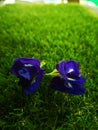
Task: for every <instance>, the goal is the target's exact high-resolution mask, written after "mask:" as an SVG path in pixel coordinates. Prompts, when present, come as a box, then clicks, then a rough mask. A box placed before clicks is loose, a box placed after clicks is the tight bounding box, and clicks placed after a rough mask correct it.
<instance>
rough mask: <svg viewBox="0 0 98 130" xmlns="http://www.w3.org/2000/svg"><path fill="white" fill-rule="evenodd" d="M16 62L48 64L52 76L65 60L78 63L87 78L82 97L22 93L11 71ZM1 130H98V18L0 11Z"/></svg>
mask: <svg viewBox="0 0 98 130" xmlns="http://www.w3.org/2000/svg"><path fill="white" fill-rule="evenodd" d="M17 57H34V58H36V59H39V60H41V61H45V62H46V65H45V66H44V68H45V72H46V73H47V72H51V71H52V70H53V69H54V68H55V64H57V63H59V62H60V61H61V60H70V59H72V60H76V61H77V62H79V66H80V69H81V73H82V75H83V76H84V77H86V78H87V81H86V83H85V88H86V92H85V94H84V95H83V96H73V95H68V94H65V93H61V92H57V91H54V90H52V89H50V88H49V83H50V81H51V77H48V76H47V77H44V78H43V81H42V82H41V84H40V86H39V88H38V91H37V92H36V93H34V94H32V95H24V94H22V91H21V87H19V86H18V85H17V83H18V79H17V78H16V77H15V76H13V75H12V74H11V72H10V69H11V66H12V64H13V61H14V59H15V58H17ZM0 128H1V129H2V130H97V129H98V17H97V16H95V15H93V13H91V12H90V11H89V10H88V9H86V7H82V6H79V5H75V4H67V5H40V4H39V5H32V4H20V5H19V4H16V5H6V6H2V7H0Z"/></svg>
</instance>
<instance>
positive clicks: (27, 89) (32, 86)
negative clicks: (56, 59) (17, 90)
mask: <svg viewBox="0 0 98 130" xmlns="http://www.w3.org/2000/svg"><path fill="white" fill-rule="evenodd" d="M43 75H44V71H43V70H42V69H40V71H39V74H38V76H37V77H36V79H35V82H33V83H31V84H29V83H28V85H29V86H28V87H22V88H23V91H24V93H26V94H32V93H34V92H35V91H36V90H37V89H38V86H39V84H40V82H41V80H42V77H43Z"/></svg>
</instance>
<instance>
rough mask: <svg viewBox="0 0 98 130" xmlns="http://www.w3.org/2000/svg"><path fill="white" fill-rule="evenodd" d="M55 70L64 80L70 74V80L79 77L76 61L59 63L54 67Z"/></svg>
mask: <svg viewBox="0 0 98 130" xmlns="http://www.w3.org/2000/svg"><path fill="white" fill-rule="evenodd" d="M56 69H57V70H58V71H59V73H60V74H61V76H62V77H63V78H64V79H66V77H67V76H68V75H70V74H71V76H72V77H70V78H77V77H79V76H80V72H79V66H78V63H77V62H76V61H72V60H70V61H66V62H65V61H61V62H60V64H57V65H56Z"/></svg>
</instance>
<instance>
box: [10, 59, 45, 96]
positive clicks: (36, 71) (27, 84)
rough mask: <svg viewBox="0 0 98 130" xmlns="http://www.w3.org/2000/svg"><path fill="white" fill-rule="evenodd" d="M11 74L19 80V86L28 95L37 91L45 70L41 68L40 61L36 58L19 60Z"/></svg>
mask: <svg viewBox="0 0 98 130" xmlns="http://www.w3.org/2000/svg"><path fill="white" fill-rule="evenodd" d="M11 72H12V74H13V75H15V76H16V77H18V78H19V82H18V84H19V85H20V86H22V89H23V91H24V93H26V94H31V93H34V92H35V91H36V90H37V88H38V86H39V84H40V82H41V79H42V77H43V74H44V70H43V69H41V68H40V61H39V60H36V59H34V58H17V59H16V60H15V61H14V63H13V65H12V68H11Z"/></svg>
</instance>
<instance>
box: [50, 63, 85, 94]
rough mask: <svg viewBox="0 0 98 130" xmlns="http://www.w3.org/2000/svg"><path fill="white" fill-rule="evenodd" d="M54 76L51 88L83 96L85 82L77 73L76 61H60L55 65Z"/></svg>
mask: <svg viewBox="0 0 98 130" xmlns="http://www.w3.org/2000/svg"><path fill="white" fill-rule="evenodd" d="M56 70H57V71H56V73H57V74H56V75H57V76H55V77H54V78H53V79H52V81H51V85H50V86H51V88H53V89H56V90H59V91H62V92H65V93H68V94H74V95H81V94H84V92H85V89H84V87H83V84H84V82H85V81H86V79H85V78H83V77H82V76H81V74H80V71H79V66H78V63H77V62H76V61H62V62H60V63H59V64H57V65H56Z"/></svg>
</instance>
